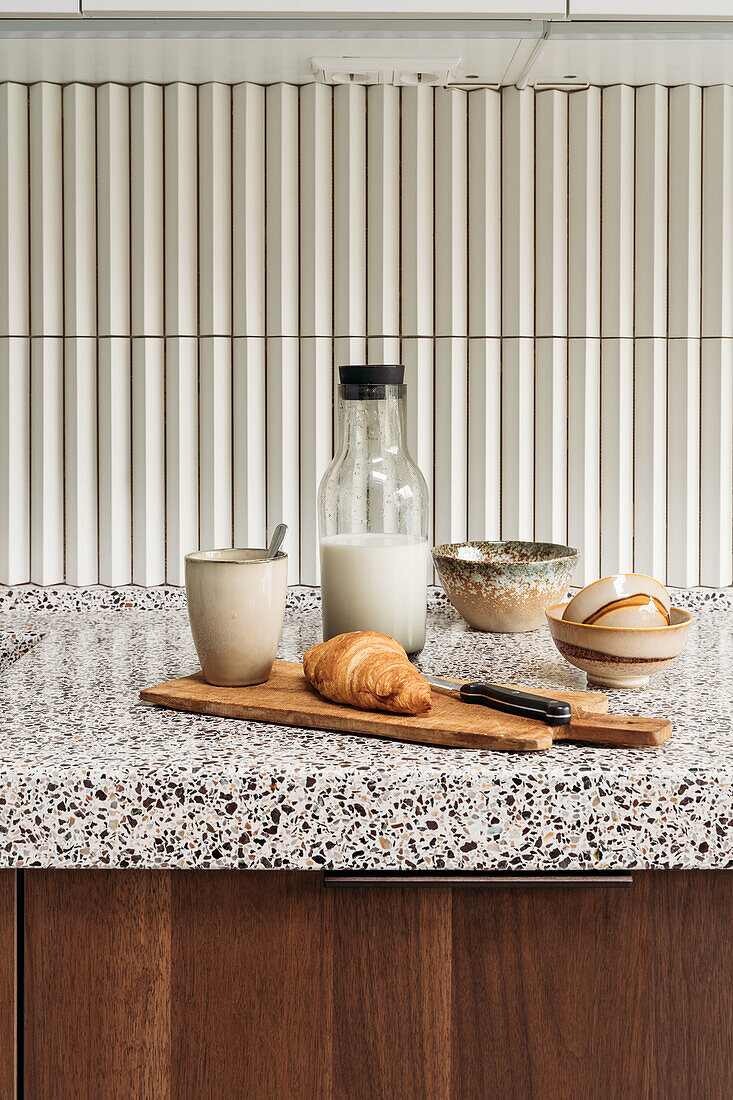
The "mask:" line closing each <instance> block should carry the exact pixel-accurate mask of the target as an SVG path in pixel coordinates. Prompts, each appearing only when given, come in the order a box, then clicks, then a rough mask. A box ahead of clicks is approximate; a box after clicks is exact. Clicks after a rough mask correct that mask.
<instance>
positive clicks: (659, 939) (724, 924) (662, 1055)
mask: <svg viewBox="0 0 733 1100" xmlns="http://www.w3.org/2000/svg"><path fill="white" fill-rule="evenodd" d="M732 886H733V882H732V881H731V877H730V875H729V874H728V872H727V871H700V872H688V873H684V872H679V871H678V872H664V871H659V872H655V873H652V874H648V875H642V876H639V884H638V893H639V896H640V898H641V899H643V905H644V909H645V917H646V921H647V926H648V927H649V928H653V929H654V950H653V952H652V954H651V959H650V963H649V971H648V975H647V976H646V982H647V985H646V991H647V997H648V998H649V1002H650V1006H654V1008H655V1009H656V1011H663V1008H664V1006H665V1005H666V1006H675V1008H674V1018H673V1023H672V1020H671V1019H670V1026H666V1027H664V1026H663V1027H657V1028H655V1031H654V1043H653V1053H654V1056H653V1058H652V1059H651V1065H650V1078H651V1079H650V1089H649V1091H650V1094H651V1095H652V1096H654V1097H660V1098H661V1097H664V1098H665V1100H685V1098H687V1097H691V1096H701V1097H702V1096H704V1097H706V1098H707V1100H725V1098H727V1097H729V1096H731V1095H732V1094H733V986H731V983H730V981H728V980H727V979H728V976H729V975H730V974H731V972H733V937H731V928H730V907H731V887H732ZM659 1018H660V1017H657V1019H659Z"/></svg>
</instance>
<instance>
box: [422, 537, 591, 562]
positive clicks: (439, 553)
mask: <svg viewBox="0 0 733 1100" xmlns="http://www.w3.org/2000/svg"><path fill="white" fill-rule="evenodd" d="M509 543H514V544H515V545H517V544H518V545H520V546H552V547H553V548H554V549H556V550H560V551H563V550H564V551H567V552H566V553H560V554H557V555H556V556H555V557H553V558H536V559H535V560H529V561H527V560H526V559H521V558H517V559H515V560H509V561H471V560H470V559H469V558H457V557H454V556H453V555H452V554H446V553H445V552H444V551H445V550H446V549H447V548H448V547H456V548H458V547H463V546H480V545H482V544H483V545H485V546H507V545H508V544H509ZM430 553H431V554H432V556H433V561H436V560H437V559H440V560H441V561H450V562H454V561H457V562H460V563H461V565H492V566H503V565H551V564H552V563H553V562H559V561H577V559H578V558H579V557H580V551H579V550H578V549H576V547H574V546H566V545H565V544H564V543H561V542H541V541H538V540H536V539H469V540H468V541H467V542H442V543H440V544H439V545H438V546H433V547H432V548H431V550H430Z"/></svg>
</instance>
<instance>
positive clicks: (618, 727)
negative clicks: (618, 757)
mask: <svg viewBox="0 0 733 1100" xmlns="http://www.w3.org/2000/svg"><path fill="white" fill-rule="evenodd" d="M671 732H672V723H671V722H669V721H668V720H667V719H666V718H637V717H633V716H630V715H627V714H593V713H591V712H590V711H587V710H582V709H580V708H579V709H578V710H577V711H574V712H573V717H572V720H571V722H570V725H568V726H558V727H557V729H554V730H553V731H552V733H553V738H554V740H555V741H586V742H588V743H590V744H593V745H617V746H619V747H620V748H628V749H636V748H646V747H651V746H654V745H661V744H663V742H665V741H666V740H667V738H668V737H669V735H670V733H671Z"/></svg>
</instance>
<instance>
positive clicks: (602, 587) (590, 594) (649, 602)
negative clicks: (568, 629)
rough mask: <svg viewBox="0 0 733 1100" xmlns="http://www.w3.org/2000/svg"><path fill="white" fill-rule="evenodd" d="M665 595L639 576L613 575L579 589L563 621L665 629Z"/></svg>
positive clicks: (659, 587)
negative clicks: (662, 627) (663, 627)
mask: <svg viewBox="0 0 733 1100" xmlns="http://www.w3.org/2000/svg"><path fill="white" fill-rule="evenodd" d="M671 605H672V600H671V598H670V595H669V592H668V591H667V589H666V588H665V587H664V585H663V584H662V583H661V582H660V581H655V580H654V578H653V577H647V576H645V575H644V574H643V573H617V574H616V575H615V576H613V577H602V578H601V580H599V581H593V583H592V584H587V585H586V586H585V588H583V589H581V591H580V592H578V593H577V595H575V596H573V598H572V600H571V601H570V603H569V604H568V606H567V607H566V608H565V614H564V615H563V618H564V619H566V620H569V621H570V622H574V623H586V625H587V626H630V627H652V626H669V609H670V607H671Z"/></svg>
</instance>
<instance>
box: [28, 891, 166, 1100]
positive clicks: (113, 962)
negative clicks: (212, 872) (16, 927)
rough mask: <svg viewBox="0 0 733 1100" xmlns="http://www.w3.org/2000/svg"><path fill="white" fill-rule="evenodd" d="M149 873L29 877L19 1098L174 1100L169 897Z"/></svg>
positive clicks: (54, 1099) (49, 1099)
mask: <svg viewBox="0 0 733 1100" xmlns="http://www.w3.org/2000/svg"><path fill="white" fill-rule="evenodd" d="M171 885H172V877H171V876H170V875H166V874H159V873H157V872H155V871H123V872H118V871H89V872H80V873H76V872H69V871H43V872H34V871H31V872H28V873H26V875H25V1095H26V1096H27V1097H28V1098H36V1097H38V1098H40V1097H43V1098H44V1100H56V1098H58V1100H67V1098H68V1097H71V1096H73V1097H78V1098H79V1100H85V1098H87V1097H89V1098H91V1097H101V1096H104V1097H105V1100H117V1098H119V1100H129V1097H130V1095H131V1092H130V1089H131V1082H134V1093H135V1095H137V1096H150V1097H156V1100H164V1098H167V1097H170V1096H172V1095H174V1094H173V1093H172V1091H171V1061H170V1003H169V997H170V980H171V978H170V892H171Z"/></svg>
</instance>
